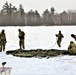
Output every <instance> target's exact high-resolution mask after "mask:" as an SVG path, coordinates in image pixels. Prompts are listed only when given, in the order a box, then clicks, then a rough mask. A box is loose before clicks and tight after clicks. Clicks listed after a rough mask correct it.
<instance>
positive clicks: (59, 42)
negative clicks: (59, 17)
mask: <svg viewBox="0 0 76 75" xmlns="http://www.w3.org/2000/svg"><path fill="white" fill-rule="evenodd" d="M56 37H58V39H57V44H58V46H59V47H61V41H62V38H64V36H63V35H62V33H61V31H59V33H58V34H56Z"/></svg>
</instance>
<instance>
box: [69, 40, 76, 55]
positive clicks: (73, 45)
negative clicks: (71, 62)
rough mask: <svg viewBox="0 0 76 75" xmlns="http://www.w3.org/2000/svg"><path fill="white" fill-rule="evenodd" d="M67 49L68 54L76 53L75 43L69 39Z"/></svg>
mask: <svg viewBox="0 0 76 75" xmlns="http://www.w3.org/2000/svg"><path fill="white" fill-rule="evenodd" d="M68 51H69V53H70V54H76V44H75V43H74V42H73V41H71V42H70V45H69V46H68Z"/></svg>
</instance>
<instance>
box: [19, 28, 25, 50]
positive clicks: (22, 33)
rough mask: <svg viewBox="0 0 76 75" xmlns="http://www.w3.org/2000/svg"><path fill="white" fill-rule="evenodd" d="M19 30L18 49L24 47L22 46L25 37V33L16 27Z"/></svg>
mask: <svg viewBox="0 0 76 75" xmlns="http://www.w3.org/2000/svg"><path fill="white" fill-rule="evenodd" d="M18 31H19V35H18V37H19V46H20V49H25V46H24V39H25V33H24V32H23V31H21V29H18Z"/></svg>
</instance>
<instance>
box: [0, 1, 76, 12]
mask: <svg viewBox="0 0 76 75" xmlns="http://www.w3.org/2000/svg"><path fill="white" fill-rule="evenodd" d="M6 1H8V2H9V3H12V5H15V6H16V7H18V6H19V4H22V5H23V7H24V9H25V12H28V11H29V10H31V9H33V10H38V12H39V13H42V12H43V11H44V10H45V9H48V10H50V8H51V7H54V8H55V10H56V12H62V11H64V10H65V11H66V10H69V9H72V10H75V9H76V0H0V9H2V6H3V5H4V3H5V2H6Z"/></svg>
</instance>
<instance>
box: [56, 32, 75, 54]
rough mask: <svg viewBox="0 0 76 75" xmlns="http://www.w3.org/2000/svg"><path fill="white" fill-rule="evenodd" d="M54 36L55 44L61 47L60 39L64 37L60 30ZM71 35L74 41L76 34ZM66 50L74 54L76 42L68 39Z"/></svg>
mask: <svg viewBox="0 0 76 75" xmlns="http://www.w3.org/2000/svg"><path fill="white" fill-rule="evenodd" d="M56 37H57V45H58V46H59V47H61V41H62V38H64V36H63V34H62V33H61V31H59V33H58V34H56ZM71 37H72V38H74V39H75V41H76V35H74V34H71ZM68 51H69V53H70V54H76V44H75V43H74V42H73V41H70V44H69V46H68Z"/></svg>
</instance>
